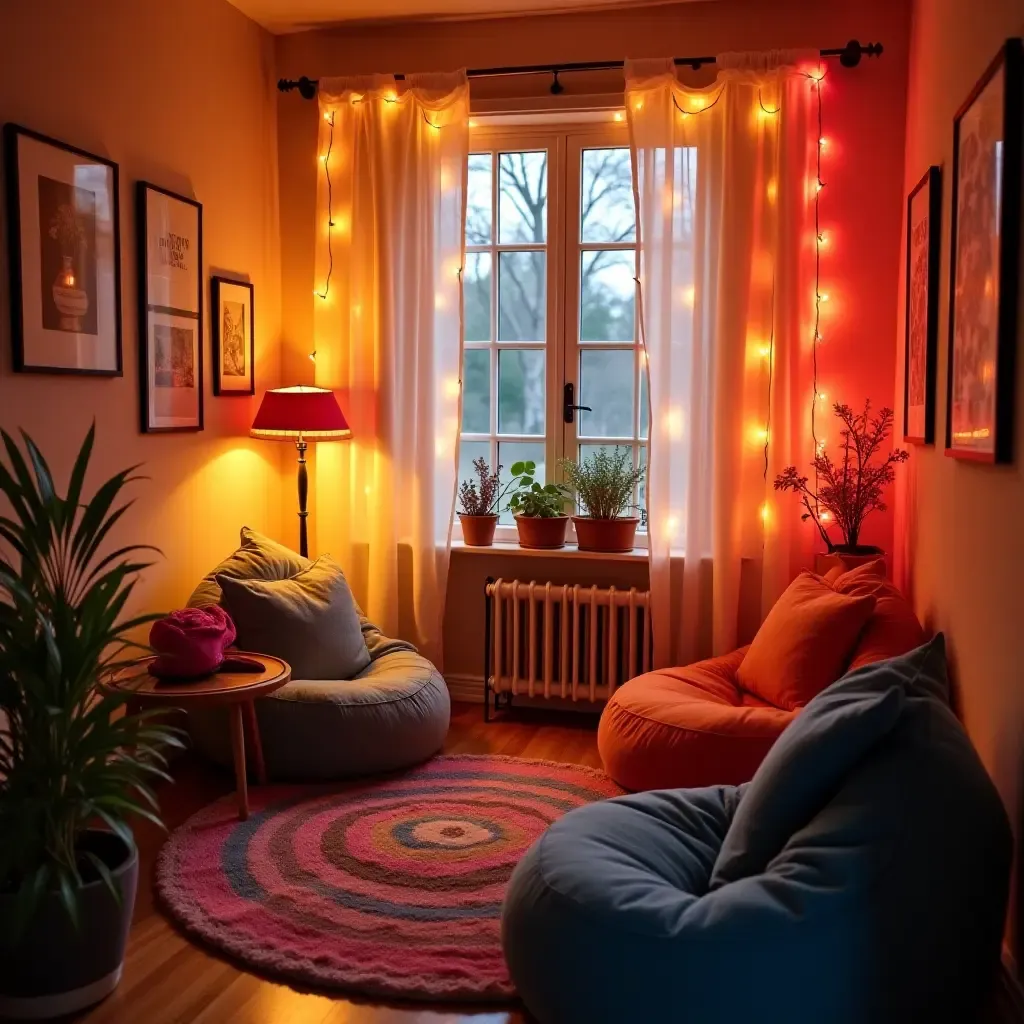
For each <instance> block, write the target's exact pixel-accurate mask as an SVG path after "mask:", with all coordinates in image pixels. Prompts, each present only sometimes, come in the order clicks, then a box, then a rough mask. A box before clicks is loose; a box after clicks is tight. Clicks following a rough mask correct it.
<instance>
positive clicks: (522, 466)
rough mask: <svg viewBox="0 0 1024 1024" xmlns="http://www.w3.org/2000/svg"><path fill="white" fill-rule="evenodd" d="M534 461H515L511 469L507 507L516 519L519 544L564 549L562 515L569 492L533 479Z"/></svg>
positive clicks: (565, 518) (565, 521) (564, 517)
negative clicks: (510, 492)
mask: <svg viewBox="0 0 1024 1024" xmlns="http://www.w3.org/2000/svg"><path fill="white" fill-rule="evenodd" d="M536 472H537V464H536V463H535V462H516V463H514V464H513V466H512V476H513V478H514V480H513V484H514V486H515V490H513V492H512V497H511V498H509V501H508V507H509V510H510V511H511V512H512V514H513V516H514V517H515V521H516V529H517V530H518V531H519V545H520V547H524V548H544V549H547V548H551V549H554V548H561V547H565V531H566V528H567V527H568V525H569V517H568V516H567V515H566V514H565V504H566V501H567V500H568V498H569V492H568V490H567V489H566V488H565V487H564V486H563V485H562V484H540V483H538V482H537V480H536V478H535V474H536Z"/></svg>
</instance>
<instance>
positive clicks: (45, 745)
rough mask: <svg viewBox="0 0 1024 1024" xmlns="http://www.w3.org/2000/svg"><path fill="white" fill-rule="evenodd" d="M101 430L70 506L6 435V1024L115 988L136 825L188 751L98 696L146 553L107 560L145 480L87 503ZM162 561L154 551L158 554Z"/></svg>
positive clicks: (0, 781)
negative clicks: (125, 498)
mask: <svg viewBox="0 0 1024 1024" xmlns="http://www.w3.org/2000/svg"><path fill="white" fill-rule="evenodd" d="M94 431H95V428H93V429H91V430H90V431H89V433H88V435H87V436H86V438H85V442H84V443H83V445H82V447H81V450H80V451H79V453H78V457H77V460H76V461H75V464H74V468H73V469H72V472H71V476H70V478H69V482H68V486H67V490H66V492H65V493H64V494H63V495H61V494H59V493H58V491H57V488H56V486H55V484H54V480H53V476H52V475H51V473H50V470H49V467H48V466H47V464H46V461H45V460H44V458H43V455H42V453H41V452H40V451H39V449H38V448H37V447H36V445H35V444H33V442H32V440H31V439H30V438H29V437H27V436H25V435H23V441H24V448H25V454H24V455H23V454H22V452H21V450H20V449H19V448H18V446H17V444H16V443H15V442H14V441H13V439H12V438H11V437H10V436H9V435H8V434H7V433H6V432H3V431H0V437H2V441H3V446H4V448H5V450H6V454H7V459H6V464H5V463H4V462H3V461H2V460H0V495H2V496H3V497H4V498H5V499H6V504H7V505H8V506H9V508H10V510H11V512H10V514H9V515H4V516H0V538H2V539H3V541H4V542H5V543H4V547H5V549H6V550H4V551H2V552H0V595H2V596H0V1017H31V1018H40V1017H51V1016H57V1015H63V1014H67V1013H73V1012H75V1011H77V1010H79V1009H81V1008H82V1007H84V1006H87V1005H89V1004H91V1003H94V1002H96V1001H97V1000H99V999H101V998H103V997H104V996H105V995H107V994H108V993H109V992H110V991H112V990H113V988H114V987H115V986H116V985H117V983H118V980H119V979H120V975H121V967H122V962H123V960H124V950H125V942H126V940H127V936H128V929H129V926H130V924H131V918H132V909H133V905H134V901H135V888H136V882H137V878H138V869H139V868H138V855H137V852H136V849H135V844H134V842H133V839H132V832H131V829H130V827H129V824H128V822H129V820H130V818H131V817H132V816H138V817H141V818H148V819H149V820H151V821H154V822H157V823H158V824H159V822H160V819H159V817H158V815H157V804H156V799H155V797H154V795H153V792H152V790H151V789H150V788H149V785H148V781H149V780H151V779H153V778H154V777H160V778H168V777H169V776H167V774H166V770H165V769H166V763H167V762H166V759H165V752H166V750H167V748H168V747H172V746H181V740H180V739H179V733H178V730H174V729H170V728H166V727H163V726H161V725H160V724H159V723H158V722H155V721H154V720H153V716H154V715H158V714H159V712H154V711H150V712H146V713H143V714H139V715H121V716H119V717H115V712H117V711H119V710H120V709H121V705H122V703H123V701H124V698H123V697H122V696H115V695H113V694H112V693H108V692H105V691H103V690H102V689H101V688H100V687H99V686H98V683H99V680H100V679H101V677H102V675H103V674H104V673H105V672H109V671H113V670H116V669H117V668H118V667H120V666H121V665H123V664H126V663H127V662H128V661H129V660H130V659H129V658H128V657H127V653H128V651H129V650H130V649H131V648H133V647H134V646H135V645H134V644H133V643H132V642H131V640H130V639H129V633H130V632H131V631H133V630H135V629H137V628H138V627H140V626H142V625H143V624H144V623H146V622H150V621H152V620H154V619H156V618H158V617H159V616H155V615H144V616H141V617H138V618H132V619H124V618H122V612H123V610H124V607H125V605H126V603H127V601H128V600H129V598H130V597H131V594H132V590H133V588H134V587H135V583H136V581H137V578H138V573H139V572H140V571H142V570H143V569H145V568H146V566H147V563H146V562H143V561H139V560H138V552H139V551H140V550H142V548H141V547H140V546H137V545H132V546H128V547H121V548H117V549H115V550H113V551H110V550H109V543H108V542H109V539H110V535H111V530H112V528H113V527H114V526H115V525H116V524H117V522H118V520H120V519H121V517H122V515H123V514H124V512H125V511H126V509H127V508H128V504H130V503H125V504H121V505H118V506H117V507H115V503H116V502H117V501H118V496H119V495H120V493H121V491H122V489H123V488H124V486H125V485H126V484H128V483H130V482H131V481H133V480H135V479H138V478H137V477H136V476H134V475H133V469H134V467H133V469H127V470H124V471H123V472H121V473H117V474H115V475H114V476H113V477H111V478H110V479H109V480H108V481H106V483H104V484H103V485H102V486H101V487H99V489H98V490H97V491H96V492H95V494H93V495H92V497H91V498H90V499H88V500H84V499H83V497H82V489H83V486H84V483H85V476H86V471H87V469H88V466H89V459H90V455H91V453H92V448H93V442H94V437H95V433H94ZM150 550H153V549H150Z"/></svg>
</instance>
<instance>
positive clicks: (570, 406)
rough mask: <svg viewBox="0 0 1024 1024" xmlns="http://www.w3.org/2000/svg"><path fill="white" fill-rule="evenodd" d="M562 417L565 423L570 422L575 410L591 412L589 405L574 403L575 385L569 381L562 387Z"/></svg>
mask: <svg viewBox="0 0 1024 1024" xmlns="http://www.w3.org/2000/svg"><path fill="white" fill-rule="evenodd" d="M562 400H563V404H562V419H563V420H564V421H565V422H566V423H572V421H573V418H574V417H575V414H576V411H577V410H579V411H581V412H593V411H594V410H593V409H591V408H590V406H589V405H576V386H575V385H574V384H573V383H572V382H570V383H568V384H566V385H565V387H564V388H563V389H562Z"/></svg>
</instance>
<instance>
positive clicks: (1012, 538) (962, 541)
mask: <svg viewBox="0 0 1024 1024" xmlns="http://www.w3.org/2000/svg"><path fill="white" fill-rule="evenodd" d="M1020 35H1024V7H1022V6H1021V3H1020V0H985V2H984V3H977V2H975V0H919V2H916V3H915V6H914V16H913V30H912V34H911V49H910V80H909V81H910V84H909V102H908V106H907V110H908V116H907V143H906V169H905V174H904V191H905V192H909V190H910V189H911V188H912V187H913V186H914V185H915V184H916V183H917V182H918V181H919V180H920V178H921V176H922V175H923V174H924V172H925V171H926V170H927V168H928V167H929V166H930V165H932V164H940V165H942V168H943V172H944V173H943V178H944V180H943V200H944V201H943V205H942V218H943V224H942V262H941V274H940V289H939V295H940V302H939V373H938V389H937V395H938V401H937V413H936V422H935V428H936V437H937V438H939V444H938V445H936V446H933V447H928V448H914V450H913V453H912V456H911V461H910V463H909V464H908V466H907V467H906V468H905V471H904V473H903V475H902V479H901V481H900V484H901V494H900V500H899V502H898V508H897V537H898V538H900V539H903V540H905V542H906V543H905V544H904V545H903V546H902V548H901V550H900V551H898V552H897V554H898V558H897V574H898V576H897V578H898V579H902V580H903V581H904V582H905V583H906V584H907V586H908V588H909V589H910V590H911V591H912V594H913V597H914V603H915V605H916V607H917V610H918V614H919V615H920V617H921V618H922V620H923V621H924V622H926V623H927V625H928V626H929V627H931V628H933V629H936V630H940V629H941V630H944V631H945V633H946V635H947V639H948V641H949V644H950V653H951V656H952V669H953V676H954V683H955V686H956V692H957V698H958V702H959V707H960V711H961V714H962V716H963V720H964V722H965V724H966V726H967V730H968V732H969V733H970V734H971V738H972V739H973V740H974V743H975V745H976V746H977V748H978V751H979V752H980V754H981V757H982V759H983V760H984V762H985V765H986V767H987V768H988V770H989V772H990V773H991V774H992V777H993V778H994V779H995V782H996V785H997V786H998V787H999V791H1000V793H1001V794H1002V796H1003V800H1004V801H1005V803H1006V806H1007V808H1008V809H1009V812H1010V817H1011V820H1012V821H1013V823H1014V827H1015V829H1016V832H1017V839H1018V843H1019V842H1020V839H1021V824H1022V823H1021V808H1022V801H1024V790H1022V787H1021V780H1022V776H1024V641H1022V636H1024V632H1022V629H1021V621H1022V620H1021V604H1020V584H1021V568H1022V566H1024V533H1022V532H1021V523H1022V522H1024V416H1022V415H1021V414H1020V413H1019V412H1018V414H1017V424H1016V435H1015V441H1014V448H1015V451H1016V458H1015V462H1014V464H1013V465H1012V466H1000V467H991V466H980V465H971V464H969V463H967V462H961V461H958V460H955V459H950V458H947V457H946V456H945V455H944V454H943V450H942V439H943V438H944V437H945V430H946V401H945V394H946V375H947V367H946V345H947V343H948V330H947V327H948V315H949V252H950V229H949V228H950V225H949V217H950V204H951V202H952V191H951V189H952V181H951V178H950V175H951V173H952V159H953V116H954V114H955V113H956V111H957V109H958V108H959V107H960V104H961V103H962V102H963V101H964V99H965V98H966V97H967V95H968V94H969V93H970V91H971V88H972V87H973V85H974V83H975V82H976V81H977V79H978V78H979V77H980V75H981V74H982V72H983V71H984V70H985V68H986V67H987V66H988V63H989V61H990V60H991V59H992V58H993V57H994V56H995V54H996V52H997V51H998V49H999V47H1000V45H1001V44H1002V43H1003V41H1004V40H1005V39H1006V38H1007V37H1009V36H1020ZM904 258H905V257H904ZM902 265H903V264H902V263H901V264H900V266H901V267H902ZM898 278H899V282H900V305H899V309H900V310H901V311H902V310H903V290H904V282H903V274H902V273H898ZM902 316H903V314H902V312H900V313H899V321H898V323H899V326H898V345H897V353H898V356H897V363H898V374H899V376H900V384H899V389H900V395H901V398H902V387H903V384H902V359H903V355H902V353H903V322H902ZM1019 345H1020V341H1019V339H1018V349H1019ZM1022 401H1024V359H1019V360H1018V379H1017V404H1018V409H1019V408H1020V405H1021V402H1022ZM1018 890H1019V887H1018ZM1021 915H1022V911H1021V907H1020V906H1019V900H1018V906H1017V908H1016V910H1015V913H1014V914H1013V915H1012V917H1013V920H1011V927H1010V932H1011V936H1013V937H1017V936H1020V935H1022V934H1024V931H1022V929H1021V922H1022V921H1024V918H1022V916H1021ZM1015 944H1016V945H1019V940H1017V942H1016V943H1015ZM1018 959H1020V958H1019V956H1018Z"/></svg>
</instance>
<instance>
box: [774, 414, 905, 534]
mask: <svg viewBox="0 0 1024 1024" xmlns="http://www.w3.org/2000/svg"><path fill="white" fill-rule="evenodd" d="M832 411H833V412H834V413H835V414H836V416H837V417H838V419H839V420H840V421H841V422H842V424H843V429H842V430H840V431H839V438H840V440H839V446H838V447H839V453H840V455H839V458H838V459H837V460H836V461H835V462H833V461H832V457H831V456H830V455H829V454H828V452H826V451H825V450H824V448H819V449H818V451H817V453H816V454H815V457H814V462H813V463H812V465H813V466H814V486H813V487H812V486H811V484H810V482H809V480H808V478H807V477H806V476H801V475H800V474H799V472H798V471H797V468H796V466H789V467H787V469H786V470H785V472H783V473H780V474H779V475H778V476H777V477H776V478H775V490H777V491H793V492H794V493H796V494H798V495H799V496H800V500H801V502H802V504H803V506H804V508H805V509H807V511H806V512H805V513H804V514H803V515H802V516H801V517H800V518H801V519H804V520H807V519H810V520H813V522H814V525H815V526H817V528H818V532H819V533H820V534H821V539H822V540H823V541H824V542H825V545H826V547H827V548H828V550H829V551H834V550H835V549H836V547H837V545H836V544H833V543H832V540H831V538H830V537H829V535H828V530H829V528H830V527H831V526H837V527H838V528H839V529H840V530H841V531H842V534H843V544H844V545H845V546H846V547H847V548H856V547H857V546H858V544H859V541H860V531H861V527H862V526H863V525H864V520H865V518H866V517H867V515H868V513H869V512H874V511H876V510H877V511H879V512H884V511H885V507H886V505H885V502H884V501H883V500H882V495H883V492H884V489H885V488H886V487H887V486H888V485H889V484H891V483H892V482H893V479H894V478H895V475H896V471H895V469H894V468H893V467H894V466H895V465H896V463H898V462H906V461H907V459H908V458H909V457H910V456H909V454H908V453H907V452H905V451H903V449H901V448H894V449H893V450H892V451H890V452H889V454H888V455H886V456H885V458H884V459H882V460H881V461H878V459H879V458H880V452H881V449H882V447H883V445H884V444H885V440H886V438H887V437H888V436H889V433H890V431H891V430H892V421H893V413H892V409H888V408H885V409H881V410H879V412H878V413H877V414H876V415H875V416H872V415H871V401H870V400H868V401H865V403H864V411H863V412H857V413H855V412H854V411H853V409H851V408H850V406H848V405H840V404H839V403H838V402H837V403H836V404H835V405H834V406H833V407H832Z"/></svg>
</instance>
